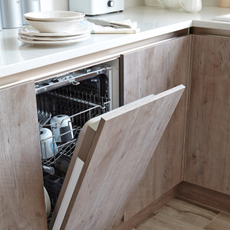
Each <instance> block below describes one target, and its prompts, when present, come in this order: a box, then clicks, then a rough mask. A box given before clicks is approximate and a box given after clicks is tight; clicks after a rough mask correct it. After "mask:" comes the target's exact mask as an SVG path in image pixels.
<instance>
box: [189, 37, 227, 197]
mask: <svg viewBox="0 0 230 230" xmlns="http://www.w3.org/2000/svg"><path fill="white" fill-rule="evenodd" d="M229 60H230V39H229V38H226V37H214V36H202V35H194V36H193V57H192V78H191V101H190V112H189V124H188V149H187V156H186V167H185V181H187V182H191V183H193V184H196V185H200V186H202V187H205V188H209V189H212V190H215V191H219V192H221V193H225V194H228V195H230V170H229V169H230V154H229V153H230V141H229V140H230V139H229V138H230V116H229V114H230V91H229V86H230V66H229Z"/></svg>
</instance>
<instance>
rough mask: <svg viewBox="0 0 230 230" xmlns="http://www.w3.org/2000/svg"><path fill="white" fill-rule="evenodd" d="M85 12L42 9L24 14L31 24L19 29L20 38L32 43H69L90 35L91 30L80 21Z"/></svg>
mask: <svg viewBox="0 0 230 230" xmlns="http://www.w3.org/2000/svg"><path fill="white" fill-rule="evenodd" d="M84 16H85V15H84V14H83V13H80V12H72V11H42V12H30V13H26V14H24V20H25V21H26V22H27V23H28V24H30V25H29V26H24V27H21V28H19V30H18V39H19V40H20V41H22V42H26V43H31V44H55V45H61V44H68V43H74V42H79V41H83V40H85V39H88V38H89V37H90V30H89V29H88V28H87V27H85V26H82V25H79V22H80V21H82V20H83V19H84Z"/></svg>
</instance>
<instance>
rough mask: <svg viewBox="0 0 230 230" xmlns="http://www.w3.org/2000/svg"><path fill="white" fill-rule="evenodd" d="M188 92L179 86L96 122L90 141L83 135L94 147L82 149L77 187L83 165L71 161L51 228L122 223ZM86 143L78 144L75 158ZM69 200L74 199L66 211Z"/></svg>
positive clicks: (85, 229)
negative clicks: (184, 94) (175, 113)
mask: <svg viewBox="0 0 230 230" xmlns="http://www.w3.org/2000/svg"><path fill="white" fill-rule="evenodd" d="M184 88H185V87H184V86H183V85H180V86H177V87H175V88H173V89H171V90H167V91H165V92H163V93H160V94H158V95H150V96H148V97H145V98H142V99H140V100H138V101H135V102H133V103H130V104H128V105H125V106H123V107H120V108H118V109H115V110H113V111H110V112H108V113H106V114H103V115H101V116H100V117H96V118H94V119H91V123H90V124H88V127H84V129H85V130H88V131H89V130H91V131H90V132H91V134H92V135H91V139H87V138H88V137H87V132H82V133H80V137H79V140H80V139H82V140H84V139H86V140H88V143H87V144H86V146H87V145H88V146H89V147H88V149H87V148H83V149H86V153H85V163H84V166H83V169H82V171H81V174H80V177H79V179H78V181H76V184H70V183H71V181H72V180H71V177H74V176H75V169H76V167H75V166H76V165H75V164H77V163H76V162H78V161H74V160H72V161H71V163H70V166H69V169H68V171H67V175H66V182H65V184H64V185H63V187H62V191H61V194H63V195H62V196H59V200H58V203H59V204H60V205H59V206H56V209H55V212H54V215H53V222H54V225H53V228H52V226H50V229H53V230H59V229H61V230H72V229H81V230H89V229H94V230H110V229H112V228H113V227H115V226H116V225H118V224H119V223H120V221H121V219H122V216H123V214H124V212H125V208H126V206H127V204H128V202H129V198H130V196H131V194H132V193H133V192H134V191H135V189H136V187H137V186H138V184H139V182H140V180H141V178H142V176H143V174H144V172H145V170H146V168H147V166H148V163H149V161H150V159H151V157H152V155H153V153H154V150H155V149H156V147H157V145H158V142H159V141H160V139H161V136H162V134H163V132H164V130H165V128H166V126H167V124H168V122H169V120H170V118H171V116H172V114H173V112H174V110H175V108H176V106H177V103H178V101H179V100H180V97H181V95H182V93H183V91H184ZM86 126H87V125H86ZM97 126H98V127H97ZM82 145H84V144H83V141H80V142H79V143H77V147H76V150H75V151H74V155H73V159H77V156H79V150H80V149H82V147H83V146H82ZM82 159H83V158H82ZM63 191H64V192H63ZM65 196H71V199H70V198H69V200H70V202H69V204H66V203H65V205H66V209H63V206H62V205H63V204H62V200H64V199H65ZM55 217H56V219H57V221H55Z"/></svg>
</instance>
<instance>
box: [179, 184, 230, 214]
mask: <svg viewBox="0 0 230 230" xmlns="http://www.w3.org/2000/svg"><path fill="white" fill-rule="evenodd" d="M177 196H178V197H181V198H184V199H187V200H190V201H193V202H197V203H200V204H203V205H205V206H208V207H211V208H215V209H217V210H219V211H224V212H228V213H230V195H226V194H223V193H220V192H216V191H213V190H211V189H207V188H204V187H201V186H198V185H194V184H191V183H188V182H181V183H180V184H179V185H178V191H177Z"/></svg>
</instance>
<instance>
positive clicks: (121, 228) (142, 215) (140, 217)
mask: <svg viewBox="0 0 230 230" xmlns="http://www.w3.org/2000/svg"><path fill="white" fill-rule="evenodd" d="M176 193H177V186H175V187H174V188H172V189H170V190H169V191H168V192H166V193H165V194H164V195H162V196H161V197H160V198H158V199H157V200H155V201H154V202H153V203H151V204H150V205H148V206H147V207H145V208H144V209H142V210H141V211H140V212H139V213H137V214H136V215H134V216H133V217H131V218H130V219H129V220H127V221H125V222H121V223H120V224H119V225H118V226H116V227H115V228H114V229H113V230H130V229H132V228H133V227H135V226H137V225H138V224H140V223H141V222H142V221H145V220H146V219H147V218H148V217H149V216H150V215H151V214H152V213H153V212H155V211H156V210H158V209H159V208H161V207H162V206H163V205H165V204H166V203H167V202H168V201H170V200H171V199H172V198H174V197H175V196H176ZM132 230H135V228H134V229H132Z"/></svg>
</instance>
